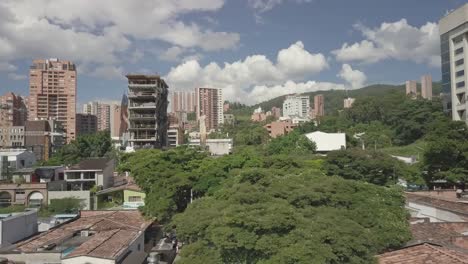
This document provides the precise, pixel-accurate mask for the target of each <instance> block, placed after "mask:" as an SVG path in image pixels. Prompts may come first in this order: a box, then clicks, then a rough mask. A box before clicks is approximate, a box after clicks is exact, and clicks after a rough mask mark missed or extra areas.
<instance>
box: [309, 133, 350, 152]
mask: <svg viewBox="0 0 468 264" xmlns="http://www.w3.org/2000/svg"><path fill="white" fill-rule="evenodd" d="M305 136H306V137H307V138H308V139H309V140H310V141H312V142H314V143H315V145H316V146H317V149H316V151H317V152H329V151H333V150H340V149H346V134H345V133H325V132H321V131H315V132H312V133H308V134H305Z"/></svg>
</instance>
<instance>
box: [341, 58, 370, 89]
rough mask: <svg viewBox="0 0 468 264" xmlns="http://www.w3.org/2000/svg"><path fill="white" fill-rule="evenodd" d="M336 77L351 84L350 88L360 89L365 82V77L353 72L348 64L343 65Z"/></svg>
mask: <svg viewBox="0 0 468 264" xmlns="http://www.w3.org/2000/svg"><path fill="white" fill-rule="evenodd" d="M338 77H340V78H341V79H343V80H345V81H346V82H348V83H349V84H351V88H353V89H357V88H362V87H363V86H364V84H365V82H366V80H367V77H366V75H365V74H364V73H363V72H361V71H358V70H353V68H351V66H350V65H349V64H343V66H342V67H341V71H340V73H339V74H338Z"/></svg>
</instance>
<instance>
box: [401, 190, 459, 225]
mask: <svg viewBox="0 0 468 264" xmlns="http://www.w3.org/2000/svg"><path fill="white" fill-rule="evenodd" d="M405 196H406V206H405V207H406V209H408V211H409V212H410V214H411V217H413V218H428V219H429V220H430V222H465V221H468V204H467V203H464V202H460V201H457V200H456V195H455V191H452V192H440V194H437V192H413V193H409V192H407V193H405ZM452 196H453V198H452V199H450V197H452Z"/></svg>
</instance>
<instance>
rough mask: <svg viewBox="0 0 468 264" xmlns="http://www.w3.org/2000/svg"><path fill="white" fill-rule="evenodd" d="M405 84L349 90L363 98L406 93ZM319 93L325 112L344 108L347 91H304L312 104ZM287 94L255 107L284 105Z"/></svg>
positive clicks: (435, 87)
mask: <svg viewBox="0 0 468 264" xmlns="http://www.w3.org/2000/svg"><path fill="white" fill-rule="evenodd" d="M418 89H420V84H418ZM432 90H433V93H434V95H437V94H439V93H440V92H441V84H440V82H434V83H433V88H432ZM404 92H405V85H388V84H373V85H369V86H366V87H363V88H361V89H355V90H349V91H348V95H349V97H353V98H362V97H366V96H372V97H376V96H377V97H378V96H382V95H385V94H388V93H404ZM317 94H323V95H324V96H325V113H329V114H330V113H334V112H335V111H337V110H340V109H343V99H345V98H346V97H347V96H346V91H343V90H330V91H317V92H309V93H304V94H303V95H309V96H310V101H311V106H313V103H314V96H315V95H317ZM285 97H286V95H283V96H280V97H276V98H273V99H271V100H268V101H265V102H262V103H259V104H256V105H255V106H254V107H255V108H256V107H259V106H261V107H262V109H264V110H265V111H267V110H269V109H271V108H272V107H273V106H276V107H282V106H283V101H284V99H285Z"/></svg>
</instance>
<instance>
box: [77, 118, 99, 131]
mask: <svg viewBox="0 0 468 264" xmlns="http://www.w3.org/2000/svg"><path fill="white" fill-rule="evenodd" d="M96 132H97V117H96V116H95V115H91V114H82V113H79V114H76V134H77V135H78V136H81V135H86V134H93V133H96Z"/></svg>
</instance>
